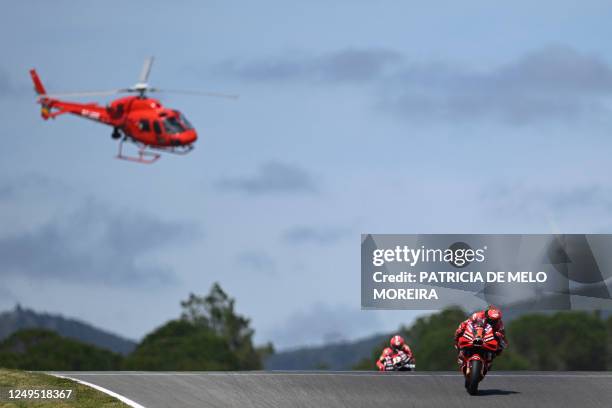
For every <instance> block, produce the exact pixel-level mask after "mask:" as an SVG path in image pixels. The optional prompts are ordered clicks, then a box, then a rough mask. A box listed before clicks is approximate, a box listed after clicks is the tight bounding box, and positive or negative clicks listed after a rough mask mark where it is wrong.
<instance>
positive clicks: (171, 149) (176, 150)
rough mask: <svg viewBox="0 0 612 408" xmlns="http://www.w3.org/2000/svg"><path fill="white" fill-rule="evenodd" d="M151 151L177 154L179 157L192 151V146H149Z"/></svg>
mask: <svg viewBox="0 0 612 408" xmlns="http://www.w3.org/2000/svg"><path fill="white" fill-rule="evenodd" d="M149 147H150V149H152V150H157V151H159V152H163V153H172V154H178V155H179V156H184V155H186V154H187V153H189V152H190V151H192V150H193V145H183V146H168V147H166V146H149Z"/></svg>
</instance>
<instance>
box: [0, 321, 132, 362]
mask: <svg viewBox="0 0 612 408" xmlns="http://www.w3.org/2000/svg"><path fill="white" fill-rule="evenodd" d="M121 361H122V357H121V355H120V354H117V353H113V352H112V351H108V350H104V349H102V348H99V347H96V346H92V345H89V344H85V343H82V342H80V341H78V340H74V339H69V338H67V337H63V336H60V335H59V334H57V333H56V332H54V331H51V330H45V329H23V330H19V331H17V332H15V333H13V334H11V335H10V336H9V337H8V338H6V339H5V340H3V341H1V342H0V363H1V364H2V366H3V367H6V368H18V369H21V370H118V369H119V368H120V367H121Z"/></svg>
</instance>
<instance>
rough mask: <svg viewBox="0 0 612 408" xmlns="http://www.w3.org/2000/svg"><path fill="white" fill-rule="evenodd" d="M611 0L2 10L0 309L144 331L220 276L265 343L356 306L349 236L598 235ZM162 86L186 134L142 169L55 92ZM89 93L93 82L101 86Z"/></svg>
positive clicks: (610, 77)
mask: <svg viewBox="0 0 612 408" xmlns="http://www.w3.org/2000/svg"><path fill="white" fill-rule="evenodd" d="M611 17H612V7H611V6H610V5H609V3H608V2H604V1H592V2H588V4H581V5H578V3H577V2H569V1H554V2H553V1H540V2H537V3H534V2H526V1H525V2H514V3H513V4H512V5H506V6H504V7H502V6H499V5H494V4H491V3H490V2H485V1H473V2H469V3H465V2H464V3H457V2H452V1H448V2H435V3H429V4H427V5H425V4H424V3H419V2H400V1H396V2H391V1H383V2H376V3H374V2H369V1H334V2H324V1H310V2H286V1H260V2H232V1H201V2H200V1H198V2H195V1H194V2H187V1H185V2H179V3H177V4H172V3H170V2H112V1H111V2H106V3H96V4H80V3H79V4H77V3H74V2H68V1H57V2H53V3H48V2H47V3H41V2H28V1H25V2H20V3H19V4H11V5H8V6H6V7H5V12H4V13H3V14H2V16H0V35H2V38H4V40H3V41H2V42H1V43H0V51H1V54H2V56H3V58H2V59H1V60H0V119H1V123H2V125H3V126H2V138H3V148H2V149H1V150H0V157H1V160H0V170H1V172H0V207H1V208H2V211H0V222H1V225H2V231H0V271H2V272H1V273H2V275H1V276H2V282H3V285H2V288H1V294H2V295H3V296H2V297H0V306H1V307H2V308H9V307H12V306H13V305H14V303H15V302H17V301H19V302H21V303H22V304H23V305H25V306H28V307H33V308H35V309H39V310H46V311H50V312H58V313H62V314H65V315H67V316H73V317H78V318H81V319H83V320H87V321H89V322H91V323H93V324H96V325H98V326H101V327H104V328H107V329H109V330H113V331H115V332H117V333H120V334H122V335H125V336H128V337H132V338H140V337H141V336H142V335H144V334H146V333H147V332H149V331H150V330H152V329H153V328H155V327H156V326H158V325H159V324H161V323H163V322H164V321H165V320H167V319H169V318H172V317H174V316H177V315H178V314H179V301H180V300H181V299H184V298H186V297H187V295H188V293H189V292H196V293H204V292H206V291H207V290H208V288H209V287H210V285H211V284H212V283H213V282H215V281H218V282H220V283H221V285H222V286H223V287H224V288H225V289H226V290H227V291H228V292H229V293H230V294H231V295H232V296H235V297H236V298H237V301H238V308H239V310H240V311H242V312H243V313H245V314H247V315H248V316H250V317H252V320H253V325H254V327H255V328H256V330H257V334H256V338H257V341H259V342H264V341H268V340H271V341H273V342H274V343H276V344H277V346H278V347H279V348H286V347H294V346H297V345H301V344H314V343H320V342H322V341H326V340H330V339H338V338H355V337H358V336H362V335H366V334H369V333H373V332H379V331H382V330H392V329H393V328H395V327H397V326H398V325H399V324H400V323H409V322H410V321H411V320H412V319H413V318H414V317H415V316H416V315H418V314H419V312H372V311H367V312H366V311H360V308H359V243H360V239H359V237H360V234H361V233H365V232H370V233H427V232H438V233H450V232H453V233H458V232H465V233H485V232H486V233H495V232H506V233H513V232H514V233H529V232H544V233H545V232H610V226H611V225H610V224H611V222H610V221H609V214H610V209H611V208H612V189H611V188H610V183H609V177H608V175H609V174H610V171H611V170H612V164H610V163H611V162H612V161H611V160H609V155H610V151H612V142H611V139H610V133H611V130H612V126H611V125H612V122H611V118H612V116H611V113H612V100H611V98H610V96H611V95H612V49H611V45H610V43H609V38H610V36H611V32H610V31H611V29H610V24H609V21H610V18H611ZM148 55H155V57H156V61H155V65H154V66H153V71H152V74H151V77H150V82H151V83H152V84H153V85H155V86H159V87H167V88H189V89H198V90H212V91H223V92H228V93H238V94H240V95H241V98H240V99H239V100H238V101H236V102H233V101H225V100H215V99H203V98H196V97H191V96H179V95H176V96H168V97H165V98H163V99H162V102H163V103H164V104H165V105H168V106H171V107H176V108H179V109H180V110H181V111H182V112H184V113H185V114H186V116H187V117H188V118H189V119H190V120H191V122H193V124H194V125H195V126H196V128H197V129H198V132H199V135H200V140H199V141H198V143H197V147H196V149H195V150H194V151H193V152H192V153H191V154H190V155H188V156H185V157H164V158H163V159H162V160H161V161H160V162H158V163H156V164H155V165H154V166H137V165H133V164H131V163H125V162H121V161H117V160H114V159H113V156H114V154H115V153H116V147H117V146H116V143H115V142H114V141H112V140H111V138H110V129H109V128H107V127H104V126H101V125H98V124H95V123H92V122H89V121H84V120H81V119H78V118H73V117H61V118H58V119H57V120H55V121H49V122H44V121H42V120H41V119H40V117H39V112H38V108H37V106H36V105H35V104H34V101H35V98H34V95H33V91H32V90H31V84H30V82H29V77H28V73H27V71H28V69H30V68H32V67H36V68H37V69H38V71H39V74H40V76H41V78H42V80H43V82H44V83H45V85H46V86H47V89H48V90H49V91H50V92H51V91H55V92H59V91H72V90H77V91H78V90H88V89H94V90H95V89H106V88H116V87H123V86H129V85H131V84H133V83H134V82H135V81H136V79H137V76H138V73H139V71H140V67H141V64H142V61H143V60H144V58H145V57H146V56H148ZM100 101H101V102H105V100H104V99H102V100H100Z"/></svg>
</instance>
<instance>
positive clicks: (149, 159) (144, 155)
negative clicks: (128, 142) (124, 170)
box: [117, 139, 161, 164]
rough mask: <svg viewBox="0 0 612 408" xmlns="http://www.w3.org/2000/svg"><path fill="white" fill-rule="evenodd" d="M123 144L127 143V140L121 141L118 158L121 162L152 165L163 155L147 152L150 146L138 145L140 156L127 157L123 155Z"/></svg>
mask: <svg viewBox="0 0 612 408" xmlns="http://www.w3.org/2000/svg"><path fill="white" fill-rule="evenodd" d="M123 142H125V139H121V141H120V142H119V153H117V158H118V159H120V160H126V161H131V162H135V163H142V164H152V163H155V162H156V161H157V160H159V158H160V157H161V154H159V153H155V152H151V151H149V150H147V148H148V147H149V146H147V145H141V144H139V145H138V156H125V155H124V154H123Z"/></svg>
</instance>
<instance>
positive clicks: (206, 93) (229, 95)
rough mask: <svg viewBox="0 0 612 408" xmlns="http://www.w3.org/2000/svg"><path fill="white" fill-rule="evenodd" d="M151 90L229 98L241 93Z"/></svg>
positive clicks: (153, 89)
mask: <svg viewBox="0 0 612 408" xmlns="http://www.w3.org/2000/svg"><path fill="white" fill-rule="evenodd" d="M149 91H150V92H160V93H176V94H184V95H200V96H210V97H213V98H227V99H238V98H239V95H233V94H225V93H220V92H205V91H190V90H183V89H159V88H151V89H149Z"/></svg>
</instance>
